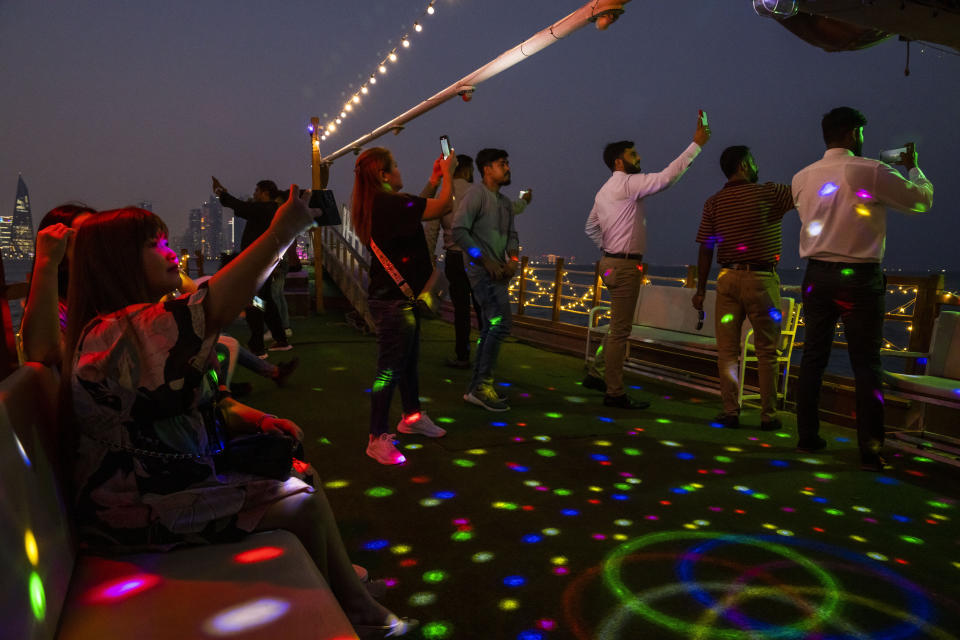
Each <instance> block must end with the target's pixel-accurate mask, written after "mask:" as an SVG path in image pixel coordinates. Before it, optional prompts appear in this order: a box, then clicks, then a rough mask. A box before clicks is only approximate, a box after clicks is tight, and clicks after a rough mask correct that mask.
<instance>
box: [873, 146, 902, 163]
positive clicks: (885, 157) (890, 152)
mask: <svg viewBox="0 0 960 640" xmlns="http://www.w3.org/2000/svg"><path fill="white" fill-rule="evenodd" d="M906 152H907V148H906V147H905V146H904V147H900V148H899V149H887V150H886V151H881V152H880V161H881V162H885V163H887V164H900V154H902V153H906Z"/></svg>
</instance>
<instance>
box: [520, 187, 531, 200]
mask: <svg viewBox="0 0 960 640" xmlns="http://www.w3.org/2000/svg"><path fill="white" fill-rule="evenodd" d="M528 193H530V189H520V197H521V198H522V197H523V196H525V195H527V194H528Z"/></svg>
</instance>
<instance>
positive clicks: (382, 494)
mask: <svg viewBox="0 0 960 640" xmlns="http://www.w3.org/2000/svg"><path fill="white" fill-rule="evenodd" d="M363 493H364V495H366V496H368V497H370V498H387V497H389V496H392V495H393V489H390V488H387V487H370V488H369V489H367V490H366V491H364V492H363Z"/></svg>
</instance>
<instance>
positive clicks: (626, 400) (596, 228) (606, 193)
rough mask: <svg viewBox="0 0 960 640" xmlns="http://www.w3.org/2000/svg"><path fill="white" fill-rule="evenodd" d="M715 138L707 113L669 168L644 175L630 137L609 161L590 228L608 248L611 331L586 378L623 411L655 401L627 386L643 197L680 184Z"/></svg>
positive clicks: (607, 152) (604, 266) (612, 148)
mask: <svg viewBox="0 0 960 640" xmlns="http://www.w3.org/2000/svg"><path fill="white" fill-rule="evenodd" d="M709 139H710V127H708V126H707V124H706V117H705V116H704V114H703V112H701V114H700V116H699V117H698V118H697V130H696V132H695V133H694V134H693V142H691V143H690V145H689V146H688V147H687V148H686V149H685V150H684V151H683V153H681V154H680V155H679V156H678V157H677V158H676V159H675V160H674V161H673V162H671V163H670V164H669V165H668V166H667V168H666V169H664V170H663V171H661V172H659V173H641V169H640V155H639V154H638V153H637V149H636V148H635V147H634V144H633V142H632V141H630V140H621V141H620V142H612V143H610V144H608V145H607V147H606V148H605V149H604V150H603V161H604V163H605V164H606V165H607V167H609V169H610V171H612V172H613V174H612V175H611V176H610V178H609V179H608V180H607V181H606V182H605V183H604V185H603V186H602V187H600V191H598V192H597V197H596V199H595V200H594V203H593V209H591V210H590V215H589V216H588V217H587V224H586V226H585V228H584V231H585V232H586V234H587V236H588V237H589V238H590V239H591V240H593V243H594V244H595V245H597V247H599V248H600V249H601V251H602V252H603V257H602V258H600V275H601V278H602V279H603V284H604V285H606V287H607V291H609V292H610V330H609V331H608V332H607V335H606V336H605V337H604V340H603V344H601V345H600V348H599V349H598V350H597V356H596V358H594V363H593V366H592V367H591V368H590V371H589V373H588V375H587V377H586V378H585V379H584V381H583V386H585V387H587V388H589V389H596V390H598V391H604V392H605V395H604V397H603V404H604V405H606V406H608V407H619V408H621V409H646V408H647V407H649V406H650V403H648V402H645V401H639V400H634V399H633V398H631V397H630V396H628V395H627V394H626V393H625V392H624V389H623V359H624V355H625V353H626V347H627V338H628V337H629V336H630V327H631V325H632V323H633V309H634V307H636V306H637V296H638V295H640V285H641V283H642V282H643V273H642V271H641V268H642V263H643V253H644V251H646V248H647V217H646V209H645V207H644V203H643V199H644V198H646V197H647V196H651V195H653V194H655V193H659V192H660V191H663V190H664V189H667V188H669V187H670V186H672V185H673V184H674V183H676V182H677V181H678V180H679V179H680V178H681V176H683V174H684V173H686V171H687V169H688V168H689V167H690V164H691V163H692V162H693V160H694V158H696V157H697V156H698V155H700V148H701V147H703V145H705V144H706V143H707V141H708V140H709Z"/></svg>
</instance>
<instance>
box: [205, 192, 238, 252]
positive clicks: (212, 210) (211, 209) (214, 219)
mask: <svg viewBox="0 0 960 640" xmlns="http://www.w3.org/2000/svg"><path fill="white" fill-rule="evenodd" d="M202 211H203V254H204V255H207V256H211V257H214V258H215V257H217V256H219V255H220V252H221V251H223V250H224V248H225V247H224V246H223V206H222V205H221V204H220V201H219V200H217V197H216V196H210V198H209V199H208V200H207V201H206V202H204V203H203V207H202ZM231 249H232V247H231Z"/></svg>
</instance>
